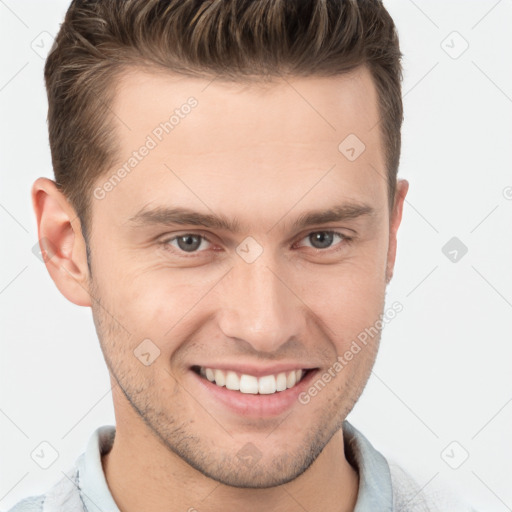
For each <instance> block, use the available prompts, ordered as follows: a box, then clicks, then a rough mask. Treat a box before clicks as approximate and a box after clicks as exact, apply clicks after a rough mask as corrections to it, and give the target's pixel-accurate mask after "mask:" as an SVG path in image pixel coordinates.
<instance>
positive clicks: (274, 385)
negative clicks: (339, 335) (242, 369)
mask: <svg viewBox="0 0 512 512" xmlns="http://www.w3.org/2000/svg"><path fill="white" fill-rule="evenodd" d="M304 373H305V372H304V371H303V370H291V371H289V372H281V373H278V374H276V375H265V376H263V377H259V378H258V377H255V376H254V375H247V374H245V373H242V374H238V373H236V372H234V371H231V370H227V371H224V370H218V369H212V368H203V367H201V368H200V374H201V375H202V376H203V377H206V378H207V379H208V380H209V381H210V382H214V383H215V384H217V386H221V387H222V386H226V388H227V389H231V390H233V391H240V392H241V393H251V394H253V395H255V394H258V393H259V394H261V395H269V394H272V393H275V392H276V391H284V390H285V389H287V388H292V387H293V386H295V384H297V383H298V382H299V381H300V379H302V377H303V375H304Z"/></svg>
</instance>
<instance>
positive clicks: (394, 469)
mask: <svg viewBox="0 0 512 512" xmlns="http://www.w3.org/2000/svg"><path fill="white" fill-rule="evenodd" d="M343 435H344V441H345V454H346V457H347V460H348V461H349V462H350V463H351V464H352V465H353V466H354V467H355V468H356V469H357V471H358V473H359V490H358V494H357V503H356V507H355V509H354V512H434V511H435V512H440V511H443V512H444V511H449V512H459V511H460V512H471V511H470V509H469V508H467V507H466V506H464V505H460V504H459V505H458V504H457V503H455V502H454V501H446V497H443V498H442V499H443V501H442V502H441V501H439V496H438V497H437V498H434V497H433V496H426V495H425V493H424V492H422V490H421V488H420V487H419V486H418V484H417V483H416V482H415V481H414V480H413V479H412V478H411V477H410V476H409V475H408V474H407V473H405V472H404V471H403V470H402V469H401V468H400V466H398V465H395V464H392V463H389V462H388V461H387V460H386V458H384V456H383V455H382V454H381V453H380V452H378V451H377V450H376V449H375V448H374V447H373V446H372V445H371V444H370V442H369V441H368V440H367V439H366V437H364V436H363V434H361V432H359V431H358V430H357V429H356V428H354V427H353V426H352V425H351V424H350V423H349V422H348V421H345V422H344V424H343ZM114 436H115V427H114V426H111V425H104V426H101V427H99V428H97V429H96V430H95V431H94V433H93V434H92V435H91V437H90V439H89V442H88V443H87V447H86V450H85V452H84V453H82V454H81V455H80V456H79V457H78V458H77V460H76V462H75V465H74V466H73V467H72V468H70V469H69V470H68V471H67V472H66V475H65V476H64V477H63V478H62V479H61V480H60V481H59V482H57V483H56V484H55V485H54V486H53V487H52V488H51V489H50V490H49V491H48V492H47V493H45V494H41V495H38V496H30V497H28V498H25V499H23V500H22V501H20V502H18V503H17V504H16V505H15V506H14V507H13V508H11V510H10V511H9V512H119V509H118V507H117V505H116V503H115V501H114V498H113V497H112V494H111V493H110V490H109V488H108V485H107V481H106V479H105V475H104V473H103V468H102V465H101V455H102V454H105V453H108V452H109V451H110V449H111V448H112V444H113V442H114Z"/></svg>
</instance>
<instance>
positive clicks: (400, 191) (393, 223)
mask: <svg viewBox="0 0 512 512" xmlns="http://www.w3.org/2000/svg"><path fill="white" fill-rule="evenodd" d="M408 190H409V182H408V181H407V180H398V182H397V184H396V190H395V200H394V204H393V210H392V212H391V217H390V219H389V245H388V257H387V266H386V282H387V283H389V281H391V278H392V277H393V270H394V268H395V259H396V244H397V232H398V228H399V226H400V222H401V220H402V211H403V207H404V201H405V196H406V195H407V191H408Z"/></svg>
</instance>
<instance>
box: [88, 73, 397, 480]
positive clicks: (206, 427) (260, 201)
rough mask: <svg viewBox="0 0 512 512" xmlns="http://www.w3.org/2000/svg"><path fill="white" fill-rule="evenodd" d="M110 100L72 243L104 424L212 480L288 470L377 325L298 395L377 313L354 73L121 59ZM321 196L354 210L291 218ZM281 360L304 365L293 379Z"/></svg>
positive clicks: (380, 290)
mask: <svg viewBox="0 0 512 512" xmlns="http://www.w3.org/2000/svg"><path fill="white" fill-rule="evenodd" d="M190 97H193V98H194V100H193V101H191V102H189V103H188V105H189V106H190V105H193V106H190V108H187V107H182V106H183V105H185V104H187V99H188V98H190ZM176 109H178V110H179V111H178V112H177V113H176V117H175V118H174V119H173V120H172V123H173V125H172V126H171V127H169V125H168V126H167V127H166V129H167V131H168V133H166V131H165V129H164V128H162V126H161V123H165V122H166V121H168V120H169V118H170V116H171V115H172V114H173V112H174V111H175V110H176ZM112 110H113V112H115V114H116V119H117V121H116V123H117V127H116V135H117V137H118V139H119V144H120V146H119V150H118V165H116V166H114V167H113V168H112V169H111V170H110V171H109V172H108V173H106V174H105V175H104V176H103V177H101V178H100V179H99V180H98V181H97V183H96V187H97V188H96V192H95V198H94V199H93V200H92V203H93V204H92V223H91V238H90V249H91V262H92V280H91V294H92V296H93V297H94V298H95V301H94V302H93V315H94V320H95V324H96V328H97V331H98V335H99V338H100V342H101V347H102V350H103V353H104V356H105V359H106V362H107V364H108V366H109V370H110V372H111V377H112V379H113V383H117V384H119V387H117V386H114V389H113V393H114V405H115V409H116V418H117V424H118V431H120V430H121V429H123V430H124V431H125V432H129V433H130V434H131V435H132V436H139V435H140V436H141V437H143V436H146V437H147V435H148V434H149V435H153V434H154V435H156V437H157V438H158V439H159V440H160V442H162V443H163V444H164V445H165V446H166V447H167V448H168V449H169V454H170V455H171V454H172V456H173V457H174V455H173V454H178V455H179V456H180V457H181V458H182V459H184V460H185V461H187V462H188V463H189V464H190V465H192V466H193V467H195V468H196V469H198V470H199V471H201V472H202V473H203V474H205V475H208V476H210V477H212V478H214V479H215V480H218V481H220V482H223V483H225V484H228V485H233V486H242V487H267V486H272V485H277V484H280V483H284V482H287V481H290V480H291V479H293V478H295V477H297V476H298V475H300V474H301V473H303V472H304V471H305V470H306V469H307V468H308V467H309V466H310V465H311V463H312V462H313V461H314V460H315V458H316V457H317V456H318V455H319V453H320V452H321V451H322V449H323V448H324V447H325V446H326V444H327V443H328V442H329V440H330V439H331V438H332V436H333V435H334V433H335V432H336V431H337V430H339V428H340V427H341V424H342V421H343V420H344V419H345V417H346V415H347V414H348V412H349V411H350V410H351V408H352V407H353V405H354V403H355V402H356V401H357V399H358V398H359V396H360V394H361V392H362V390H363V388H364V386H365V384H366V381H367V379H368V376H369V373H370V371H371V368H372V365H373V362H374V359H375V355H376V352H377V348H378V342H379V336H375V337H374V338H373V339H371V340H369V342H368V343H367V345H366V346H364V347H363V349H362V350H361V351H359V352H358V353H357V354H356V355H354V357H353V359H352V360H351V361H349V362H348V363H347V364H346V365H344V366H343V368H342V369H341V370H339V369H338V371H334V374H335V377H334V378H332V379H331V381H330V382H329V383H327V384H326V385H325V387H323V388H322V389H321V390H320V391H319V392H318V393H317V394H316V395H315V396H312V397H311V396H310V400H309V401H308V403H305V402H306V400H304V399H303V400H300V399H299V396H302V397H304V393H306V394H308V389H309V388H310V387H311V386H313V385H314V383H315V382H316V381H318V379H321V378H322V375H324V374H325V373H326V372H328V371H329V369H331V375H332V374H333V365H334V364H335V362H336V361H337V357H338V356H343V354H345V352H346V351H347V350H349V349H350V346H351V343H352V342H353V341H354V340H355V339H356V338H357V336H358V334H359V333H361V332H362V331H364V330H365V328H368V327H370V326H373V325H374V324H375V322H376V321H377V320H378V319H379V317H380V315H381V314H382V312H383V307H384V297H385V287H386V268H387V265H388V248H389V243H390V216H389V210H388V197H387V187H386V181H385V179H384V178H383V177H384V176H385V165H384V152H383V148H382V142H381V140H380V136H379V128H378V127H375V125H376V124H377V123H378V113H377V96H376V92H375V89H374V86H373V82H372V80H371V77H370V74H369V73H368V71H367V70H365V69H364V68H361V69H358V70H357V71H356V72H354V73H351V74H350V75H345V76H340V77H335V78H307V79H306V78H300V79H299V78H296V79H293V80H291V79H287V81H285V80H277V81H275V82H274V83H273V84H267V85H261V84H252V85H249V86H247V85H245V86H243V85H240V84H227V83H222V82H220V81H218V80H215V81H213V82H211V83H209V82H208V81H206V80H199V79H191V78H179V79H178V78H176V77H173V76H172V75H165V74H163V73H161V74H151V75H150V74H147V73H144V72H142V71H134V70H132V71H131V72H130V73H128V74H126V76H124V77H123V79H122V80H121V81H120V82H119V86H118V90H117V93H116V99H115V102H114V104H113V106H112ZM177 118H179V120H178V121H177ZM373 127H375V128H374V129H373V130H372V128H373ZM350 134H354V135H355V136H357V138H358V139H360V141H362V142H363V143H364V145H365V150H364V151H363V152H362V153H361V154H360V155H359V156H358V154H359V152H360V150H361V148H362V146H359V145H357V144H360V143H357V144H356V143H354V141H355V140H356V141H357V139H354V138H353V136H351V137H352V138H349V139H348V142H346V143H344V145H343V144H342V149H341V150H340V149H339V146H340V143H342V141H344V140H345V139H346V138H347V136H349V135H350ZM148 136H149V138H148ZM347 144H348V147H347ZM143 145H145V146H146V148H148V149H147V151H145V150H142V151H140V150H139V148H141V146H143ZM351 147H354V151H352V150H351V149H350V148H351ZM134 151H137V152H138V156H137V155H136V156H135V157H134V156H133V152H134ZM141 153H144V154H145V156H142V155H141ZM354 156H356V157H357V158H355V159H354ZM131 157H134V158H135V159H136V163H135V160H132V161H130V158H131ZM348 157H350V158H348ZM127 162H131V163H129V164H128V165H127V166H126V167H125V171H126V169H129V171H128V172H124V173H123V172H121V173H118V174H117V177H118V178H121V179H114V180H112V181H111V186H109V185H106V186H105V183H106V182H107V180H109V178H111V176H112V175H113V174H114V173H115V172H116V171H117V170H118V169H119V168H121V167H122V166H123V165H124V164H126V163H127ZM98 187H99V188H100V189H101V190H98ZM102 191H103V192H102ZM104 192H105V193H104ZM337 208H341V210H345V213H347V212H352V213H353V215H348V216H347V215H345V217H341V218H339V219H337V220H327V219H322V218H321V217H318V218H316V219H314V222H311V223H307V224H304V223H303V222H302V223H301V221H303V220H304V218H305V215H306V214H307V213H310V212H313V211H314V212H323V211H326V210H332V209H337ZM173 209H186V210H189V211H191V212H197V213H198V214H201V215H208V216H211V217H212V218H213V217H222V218H223V219H225V220H227V221H228V223H230V224H233V226H221V225H215V224H213V225H206V224H204V223H202V224H200V225H197V224H195V223H194V222H193V219H192V218H188V219H187V220H186V221H185V222H184V223H180V222H181V221H180V222H178V221H177V220H176V219H175V218H174V221H173V219H172V218H171V217H173V215H174V216H176V211H175V212H171V211H170V210H173ZM235 227H236V228H237V229H236V230H234V228H235ZM228 228H229V229H228ZM201 368H202V369H203V370H202V371H201V370H200V369H201ZM206 368H208V369H212V370H215V369H218V370H224V372H223V373H224V376H227V371H232V372H234V373H235V374H236V375H233V374H230V376H229V378H228V380H229V382H230V387H236V385H237V382H238V380H239V378H240V382H241V383H242V384H240V385H241V386H242V388H243V389H244V390H245V391H251V386H254V385H255V386H259V385H261V386H262V388H261V389H262V391H265V390H267V391H272V389H273V385H277V386H280V387H281V388H282V387H283V382H284V380H283V377H282V376H279V374H280V373H284V374H285V376H286V379H287V385H291V386H292V387H290V388H288V389H286V390H281V391H276V392H274V393H271V392H270V393H268V394H266V393H261V394H260V393H258V394H254V388H252V392H249V393H242V392H241V391H237V390H233V389H227V388H226V386H224V387H220V386H219V385H217V384H216V383H215V382H210V380H208V378H207V377H205V376H202V375H201V373H206V371H205V370H206ZM337 368H339V367H337ZM292 370H309V371H308V372H307V373H306V374H305V376H304V377H303V380H302V381H301V382H299V383H298V384H296V385H295V386H293V377H290V375H289V374H290V371H292ZM208 374H209V375H210V377H211V373H210V372H208ZM242 374H245V376H242ZM214 375H215V377H216V379H217V380H219V383H220V384H221V383H222V382H220V381H221V379H222V373H221V372H218V371H217V372H214ZM268 375H274V376H276V377H277V378H274V379H273V378H272V377H266V378H265V379H259V380H257V379H255V377H261V376H268ZM274 382H275V383H276V384H273V383H274ZM266 386H269V388H267V387H266ZM258 389H259V388H258ZM120 390H122V392H121V391H120ZM248 461H249V462H248Z"/></svg>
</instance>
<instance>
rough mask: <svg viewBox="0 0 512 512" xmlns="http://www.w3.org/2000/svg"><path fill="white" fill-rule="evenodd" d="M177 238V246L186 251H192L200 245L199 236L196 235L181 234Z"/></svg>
mask: <svg viewBox="0 0 512 512" xmlns="http://www.w3.org/2000/svg"><path fill="white" fill-rule="evenodd" d="M177 240H178V246H179V248H180V249H181V250H183V251H187V252H193V251H195V250H196V249H197V248H198V247H199V246H200V245H201V237H200V236H198V235H183V236H180V237H178V239H177ZM182 242H184V243H182Z"/></svg>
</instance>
